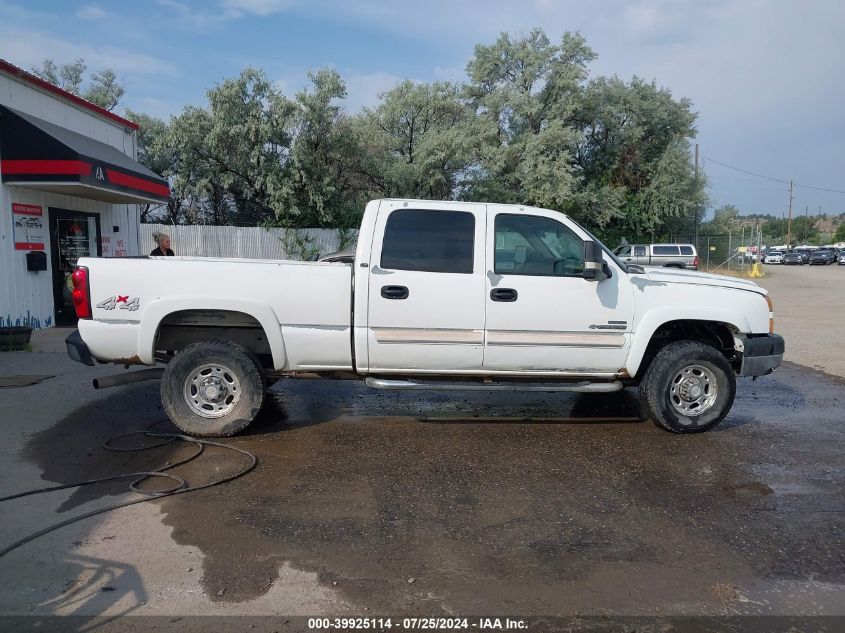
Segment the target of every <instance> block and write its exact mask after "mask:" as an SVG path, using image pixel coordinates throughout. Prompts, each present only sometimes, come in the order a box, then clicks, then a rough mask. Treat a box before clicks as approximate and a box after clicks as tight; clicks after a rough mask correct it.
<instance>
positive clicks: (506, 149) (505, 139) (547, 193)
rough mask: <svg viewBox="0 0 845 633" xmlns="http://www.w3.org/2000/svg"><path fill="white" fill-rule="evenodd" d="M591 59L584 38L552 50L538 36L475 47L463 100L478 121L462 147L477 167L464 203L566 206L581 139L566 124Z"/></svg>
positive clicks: (571, 38)
mask: <svg viewBox="0 0 845 633" xmlns="http://www.w3.org/2000/svg"><path fill="white" fill-rule="evenodd" d="M594 58H595V54H594V53H593V51H592V50H591V49H590V48H589V47H588V46H587V44H586V42H585V41H584V39H583V38H582V37H581V36H580V35H578V34H572V33H566V34H564V36H563V38H562V40H561V43H560V45H553V44H552V43H551V42H550V41H549V39H548V37H547V36H546V34H545V33H544V32H543V31H542V30H541V29H534V30H532V31H531V32H530V33H529V35H528V36H526V37H524V38H521V39H517V40H512V39H511V37H510V36H509V35H508V34H507V33H503V34H502V35H501V36H500V37H499V39H498V40H497V41H496V42H495V43H494V44H492V45H490V46H485V45H481V44H479V45H477V46H476V47H475V55H474V56H473V58H472V59H471V60H470V61H469V63H468V64H467V74H468V75H469V78H470V83H469V85H468V86H467V88H466V96H467V99H468V101H469V103H470V105H471V106H472V108H473V112H474V113H475V115H476V121H475V123H474V125H471V126H468V127H467V129H466V132H468V134H467V135H466V137H465V142H466V143H467V145H468V146H470V147H473V148H474V150H475V154H476V164H475V165H474V166H473V169H472V170H470V172H469V173H468V178H467V186H466V190H465V192H464V195H463V197H465V198H468V199H486V200H492V201H498V202H522V203H527V204H536V205H544V206H551V207H556V208H561V207H563V206H566V203H567V202H568V201H570V200H571V198H570V196H571V194H572V192H573V190H574V189H575V180H576V177H575V175H574V173H573V165H572V160H571V153H570V148H571V147H572V146H573V145H574V143H575V140H576V132H575V130H573V129H572V127H571V126H570V125H568V121H567V118H568V116H569V115H570V113H571V112H572V111H573V109H574V98H575V95H576V94H577V92H578V91H579V90H580V88H581V85H582V84H583V82H584V80H585V79H586V77H587V70H586V67H587V64H588V63H589V62H590V61H591V60H592V59H594ZM576 211H580V209H576ZM577 215H581V214H580V213H577Z"/></svg>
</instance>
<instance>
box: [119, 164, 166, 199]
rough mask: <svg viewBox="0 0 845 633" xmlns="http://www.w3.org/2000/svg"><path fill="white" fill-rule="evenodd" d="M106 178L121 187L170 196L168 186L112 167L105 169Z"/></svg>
mask: <svg viewBox="0 0 845 633" xmlns="http://www.w3.org/2000/svg"><path fill="white" fill-rule="evenodd" d="M106 178H107V179H108V181H109V182H111V183H114V184H115V185H120V186H121V187H129V188H130V189H137V190H138V191H146V192H147V193H152V194H155V195H157V196H162V197H164V198H167V197H169V196H170V186H169V185H166V184H165V185H162V184H159V183H157V182H150V181H149V180H145V179H143V178H138V177H137V176H130V175H129V174H124V173H123V172H121V171H114V170H113V169H107V170H106Z"/></svg>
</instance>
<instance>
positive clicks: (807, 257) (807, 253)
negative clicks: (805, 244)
mask: <svg viewBox="0 0 845 633" xmlns="http://www.w3.org/2000/svg"><path fill="white" fill-rule="evenodd" d="M796 252H798V253H800V254H801V259H802V260H804V263H805V264H807V263H809V261H810V255H812V254H813V251H811V250H809V249H805V250H800V251H796Z"/></svg>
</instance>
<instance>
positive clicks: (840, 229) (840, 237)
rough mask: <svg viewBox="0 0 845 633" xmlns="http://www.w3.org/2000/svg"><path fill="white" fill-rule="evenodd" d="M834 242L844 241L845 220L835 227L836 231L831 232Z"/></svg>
mask: <svg viewBox="0 0 845 633" xmlns="http://www.w3.org/2000/svg"><path fill="white" fill-rule="evenodd" d="M833 241H834V242H845V222H843V223H842V224H840V225H839V226H837V227H836V233H834V234H833Z"/></svg>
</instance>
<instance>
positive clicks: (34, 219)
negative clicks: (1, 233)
mask: <svg viewBox="0 0 845 633" xmlns="http://www.w3.org/2000/svg"><path fill="white" fill-rule="evenodd" d="M12 221H13V225H14V229H13V231H14V236H15V250H18V251H43V250H45V248H44V245H45V244H46V235H47V229H46V227H45V222H44V208H43V207H40V206H38V205H34V204H20V203H18V202H13V203H12Z"/></svg>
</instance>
